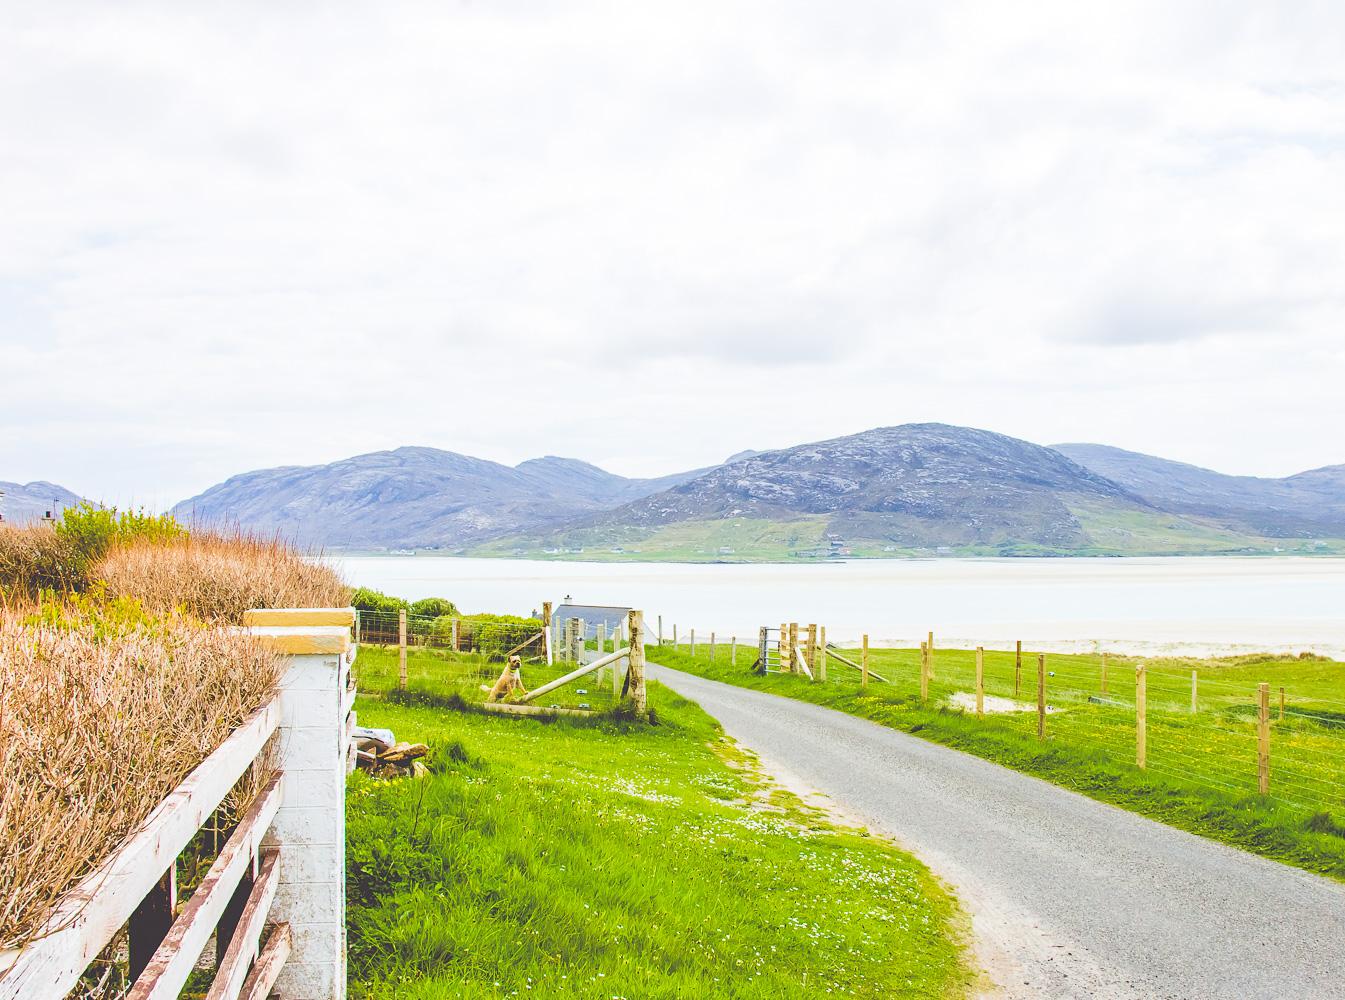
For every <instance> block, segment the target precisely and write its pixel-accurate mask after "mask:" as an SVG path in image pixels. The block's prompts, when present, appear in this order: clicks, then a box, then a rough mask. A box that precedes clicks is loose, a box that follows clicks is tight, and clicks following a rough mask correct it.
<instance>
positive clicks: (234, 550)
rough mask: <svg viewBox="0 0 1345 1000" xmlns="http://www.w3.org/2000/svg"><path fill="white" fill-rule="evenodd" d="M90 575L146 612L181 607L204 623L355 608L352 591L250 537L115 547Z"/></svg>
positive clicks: (286, 551)
mask: <svg viewBox="0 0 1345 1000" xmlns="http://www.w3.org/2000/svg"><path fill="white" fill-rule="evenodd" d="M90 576H91V577H92V578H93V579H95V580H102V581H104V582H106V584H107V589H108V593H109V594H110V595H111V596H114V597H132V598H135V599H136V600H138V601H139V602H140V603H141V605H143V606H144V608H145V609H146V610H147V611H150V612H154V613H160V614H163V613H167V612H169V611H172V610H173V609H175V608H180V609H182V610H183V611H184V612H186V613H187V614H189V615H192V616H193V617H195V618H199V619H200V620H202V621H210V622H230V623H235V624H237V623H241V622H242V620H243V612H244V611H246V610H248V609H249V608H334V607H347V606H348V605H349V604H350V588H349V587H347V586H346V585H345V583H344V582H343V581H342V580H341V578H340V576H338V575H337V573H336V572H335V571H334V570H332V569H331V568H329V567H327V566H322V565H315V564H313V563H311V562H308V561H306V560H305V559H304V558H303V557H302V556H300V555H299V554H298V553H296V552H295V551H294V550H293V549H291V548H289V547H288V546H287V545H285V544H284V543H283V542H280V541H277V540H267V539H260V538H253V537H250V536H247V535H242V534H239V535H211V534H193V535H191V536H189V537H186V538H183V539H180V540H177V541H172V542H168V543H155V542H136V543H132V544H130V545H126V546H120V547H117V548H114V549H112V550H111V551H110V552H108V553H107V555H105V556H104V557H103V558H102V559H101V560H99V561H98V562H97V563H95V564H94V566H93V567H92V569H91V571H90Z"/></svg>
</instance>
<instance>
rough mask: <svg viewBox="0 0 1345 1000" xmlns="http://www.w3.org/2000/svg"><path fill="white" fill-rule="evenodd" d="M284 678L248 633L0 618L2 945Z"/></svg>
mask: <svg viewBox="0 0 1345 1000" xmlns="http://www.w3.org/2000/svg"><path fill="white" fill-rule="evenodd" d="M280 669H281V665H280V658H279V657H278V656H277V655H276V654H275V653H273V652H271V651H269V650H267V649H265V648H264V647H263V646H262V645H261V644H260V643H259V642H258V641H257V640H255V639H253V638H250V637H249V636H247V635H245V634H242V633H236V632H232V631H227V630H221V629H207V628H203V627H201V626H200V625H196V624H191V623H188V622H185V621H180V620H173V621H169V622H167V623H165V624H160V625H155V626H153V627H152V628H145V627H143V626H137V627H134V628H132V629H130V630H129V631H128V632H126V633H125V634H121V635H117V634H115V632H114V633H113V634H109V633H108V632H107V631H106V630H104V629H103V628H101V627H99V626H97V625H95V624H92V623H90V624H87V625H81V626H79V627H76V628H69V627H55V626H46V625H44V626H33V625H26V624H21V623H20V622H19V621H17V620H16V618H15V617H14V616H12V615H10V616H4V617H3V618H0V948H5V947H9V946H13V945H16V944H18V943H20V942H22V941H24V940H26V939H27V938H29V937H31V935H32V934H33V933H34V932H36V931H37V930H38V929H39V928H41V927H42V925H43V923H44V922H45V921H46V919H47V918H48V916H49V914H50V910H51V907H52V905H53V904H54V903H55V901H56V900H57V899H58V898H59V896H60V895H61V893H62V892H64V891H65V890H66V889H68V888H70V887H71V886H72V885H74V884H75V883H76V882H78V881H79V880H80V879H81V878H83V877H85V876H86V875H88V874H89V873H90V872H91V871H92V870H93V869H94V868H95V867H96V866H97V865H98V864H99V863H100V862H101V861H102V860H103V859H104V858H105V857H106V856H107V855H108V854H109V852H110V851H111V850H112V849H113V848H114V847H116V846H117V844H118V843H119V842H120V841H121V840H122V839H123V838H124V837H125V836H126V835H127V834H128V833H129V832H130V831H131V830H132V829H133V828H134V827H135V826H136V825H137V824H138V823H140V822H141V821H142V820H143V819H144V818H145V817H146V816H147V815H148V814H149V812H150V811H151V810H152V809H153V808H154V807H155V806H156V805H158V804H159V802H160V801H161V800H162V799H163V798H164V796H166V795H167V794H168V793H169V792H170V791H172V790H173V789H174V788H176V787H177V785H179V784H180V783H181V782H182V780H183V779H184V778H185V777H186V776H187V775H188V774H189V773H191V771H192V770H193V769H194V768H195V767H196V766H197V765H198V764H200V763H201V761H202V760H204V759H205V758H206V757H207V756H208V755H209V754H210V753H211V752H212V751H214V750H215V748H216V747H218V746H219V745H220V743H222V742H223V741H224V739H225V738H226V737H227V736H228V735H229V734H230V733H231V732H232V731H233V730H234V729H236V728H237V727H238V725H239V724H240V723H241V722H242V721H243V720H244V719H246V718H247V717H248V715H249V714H251V713H252V712H253V711H255V710H256V709H257V708H258V707H260V706H261V705H262V704H263V703H264V702H265V700H266V698H267V696H268V695H269V693H270V692H271V691H272V690H273V689H274V687H275V684H276V682H277V680H278V679H279V676H280Z"/></svg>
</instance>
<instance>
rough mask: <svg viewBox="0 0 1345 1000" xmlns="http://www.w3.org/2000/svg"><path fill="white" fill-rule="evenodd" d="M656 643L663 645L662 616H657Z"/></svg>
mask: <svg viewBox="0 0 1345 1000" xmlns="http://www.w3.org/2000/svg"><path fill="white" fill-rule="evenodd" d="M658 644H659V645H660V646H662V645H663V616H662V615H659V616H658Z"/></svg>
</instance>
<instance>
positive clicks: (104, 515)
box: [56, 500, 187, 567]
mask: <svg viewBox="0 0 1345 1000" xmlns="http://www.w3.org/2000/svg"><path fill="white" fill-rule="evenodd" d="M186 535H187V529H186V528H184V527H182V525H180V524H178V523H177V519H176V518H174V517H173V515H172V514H150V513H147V512H146V511H145V510H143V509H141V510H138V511H137V510H125V511H120V510H117V508H116V507H98V506H96V505H94V504H92V503H90V502H89V501H87V500H82V501H80V503H79V504H78V506H75V507H70V508H68V509H67V510H66V511H65V512H64V513H63V514H62V515H61V520H60V522H59V523H57V525H56V537H57V538H59V539H60V540H61V541H62V542H64V543H65V544H66V545H67V546H68V547H69V550H70V553H71V556H72V558H73V559H74V560H75V562H76V563H77V564H78V565H80V566H82V567H88V566H89V565H91V564H92V563H95V562H97V561H98V560H99V559H101V558H102V557H103V556H105V555H107V553H108V550H109V549H111V548H112V546H114V545H125V544H128V543H130V542H149V543H151V544H162V543H164V542H171V541H175V540H177V539H179V538H185V537H186Z"/></svg>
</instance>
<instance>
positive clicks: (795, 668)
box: [789, 622, 802, 674]
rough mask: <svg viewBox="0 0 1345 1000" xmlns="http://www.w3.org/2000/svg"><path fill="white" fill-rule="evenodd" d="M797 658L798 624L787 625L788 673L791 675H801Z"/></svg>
mask: <svg viewBox="0 0 1345 1000" xmlns="http://www.w3.org/2000/svg"><path fill="white" fill-rule="evenodd" d="M798 658H799V623H798V622H790V623H789V672H790V673H791V674H798V673H802V671H801V670H799V665H798V662H797V661H798Z"/></svg>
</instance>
